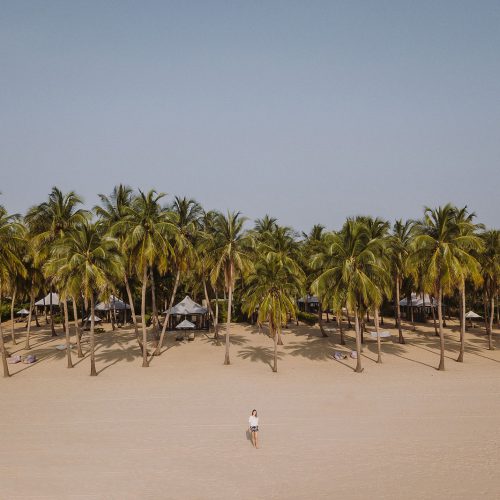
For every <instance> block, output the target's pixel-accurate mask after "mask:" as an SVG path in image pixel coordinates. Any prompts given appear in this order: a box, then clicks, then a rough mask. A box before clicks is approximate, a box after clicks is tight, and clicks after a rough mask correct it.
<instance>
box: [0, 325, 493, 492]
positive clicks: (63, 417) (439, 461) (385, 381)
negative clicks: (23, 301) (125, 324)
mask: <svg viewBox="0 0 500 500" xmlns="http://www.w3.org/2000/svg"><path fill="white" fill-rule="evenodd" d="M387 323H388V322H387V321H386V327H387V326H389V327H390V328H389V330H390V331H391V333H392V334H393V337H392V339H389V340H385V341H384V342H383V351H384V358H383V361H384V362H383V364H381V365H377V364H376V363H375V362H374V361H375V359H376V343H375V342H374V341H373V340H367V343H366V344H365V347H364V355H363V363H364V368H365V370H364V372H363V373H362V374H356V373H354V372H353V367H354V364H355V362H354V360H352V359H347V360H345V361H334V360H333V359H332V358H331V354H332V353H333V352H334V350H335V349H339V350H340V346H337V344H336V342H338V335H337V334H336V332H334V325H333V323H328V324H326V325H325V326H326V327H327V328H329V329H331V331H330V332H329V335H330V337H329V338H327V339H324V338H321V336H320V334H319V330H318V328H317V327H306V326H302V325H301V326H298V327H297V326H292V327H291V328H290V329H288V330H286V331H285V334H284V343H285V345H284V346H282V347H280V361H279V364H278V369H279V372H278V373H277V374H274V373H272V371H271V368H270V363H271V362H272V341H271V339H269V338H268V337H267V335H266V334H265V332H262V333H259V331H258V329H257V328H256V327H253V326H250V325H234V327H233V333H232V335H231V338H232V345H231V361H232V364H231V366H223V364H222V362H223V354H224V347H223V345H221V346H216V345H215V344H214V342H213V340H212V339H211V338H209V336H208V335H207V334H205V333H201V332H198V333H197V335H196V339H195V341H194V342H183V343H179V342H175V340H174V338H173V337H174V336H173V335H171V334H170V335H169V336H168V339H167V346H166V347H167V349H166V351H165V352H164V353H163V354H162V356H161V357H159V358H155V359H153V361H152V363H151V366H150V368H148V369H144V368H141V366H140V364H141V360H140V352H139V349H138V347H137V346H136V344H135V342H134V341H133V331H132V330H131V329H122V330H118V331H116V332H109V331H106V332H105V333H101V334H99V335H97V338H98V346H97V348H98V350H97V354H96V356H97V368H98V371H99V376H98V377H90V376H89V360H88V359H87V358H85V359H83V360H78V359H77V358H76V353H75V355H74V358H73V360H74V361H75V362H77V364H76V366H75V368H74V369H67V368H66V360H65V353H64V352H61V351H58V350H57V349H55V346H56V345H57V344H60V343H62V342H63V336H62V333H61V328H60V326H59V327H58V333H59V337H58V338H55V339H52V338H51V337H50V330H48V329H47V328H46V327H45V326H44V325H43V324H42V328H40V329H36V328H35V332H34V334H33V338H32V345H33V349H32V352H33V353H34V354H36V355H37V357H38V358H39V361H38V362H37V363H36V364H34V365H32V366H28V365H23V364H17V365H14V366H13V365H10V369H11V373H12V375H13V376H12V377H11V378H10V379H1V380H0V394H1V396H0V397H1V407H2V411H1V414H2V418H1V427H2V434H1V435H2V438H1V445H0V459H1V463H0V485H1V487H0V498H1V499H16V498H50V499H66V498H78V499H84V498H85V499H87V498H88V499H124V498H152V499H156V498H157V499H208V498H210V499H212V498H213V499H226V498H227V499H234V498H242V499H247V498H248V499H250V498H253V499H255V498H264V499H306V498H349V499H365V498H384V499H385V498H387V499H404V498H411V499H431V498H436V499H437V498H440V499H442V498H454V499H462V498H463V499H471V498H484V499H495V498H498V495H499V492H500V478H499V476H498V471H499V465H500V451H499V445H500V430H499V428H498V415H499V414H500V397H499V396H500V377H499V375H500V350H496V351H488V350H486V349H485V346H486V339H485V335H484V333H483V332H484V330H482V329H477V330H475V331H474V332H469V333H468V334H467V342H466V349H467V350H466V357H465V363H463V364H459V363H456V362H455V361H454V358H455V357H456V355H457V352H458V346H459V344H458V325H457V324H455V323H454V322H450V323H449V328H447V329H446V346H447V351H446V355H447V358H446V362H447V366H446V371H445V372H438V371H436V370H435V366H436V365H437V362H438V358H439V347H438V341H437V340H438V339H437V338H436V337H434V332H433V329H432V325H431V324H429V325H426V326H423V325H417V330H416V331H415V332H411V331H408V328H410V327H409V325H405V326H406V328H407V330H406V331H405V336H406V338H407V340H408V343H407V344H406V345H399V344H397V343H396V342H397V331H395V330H394V329H393V328H392V327H393V321H390V325H388V324H387ZM450 326H451V328H450ZM3 328H4V332H5V333H6V335H5V338H6V340H7V332H9V326H8V324H4V325H3ZM17 328H18V329H19V330H18V331H19V334H18V335H19V339H20V340H19V343H18V345H17V346H13V345H12V343H11V342H10V341H8V342H7V344H6V345H7V348H8V349H9V351H10V352H11V353H14V352H16V351H17V353H20V354H23V353H24V351H22V350H20V348H21V346H22V345H24V341H23V337H24V329H23V327H22V326H21V325H20V324H18V326H17ZM353 346H354V340H353V331H352V330H350V331H349V337H348V345H347V346H346V349H345V350H348V349H349V348H352V347H353ZM18 350H19V351H18ZM253 408H257V409H258V410H259V417H260V428H261V432H260V438H261V444H262V447H261V449H259V450H255V449H253V447H252V445H251V442H250V441H249V440H248V436H247V433H246V430H247V422H248V415H249V413H250V411H251V410H252V409H253Z"/></svg>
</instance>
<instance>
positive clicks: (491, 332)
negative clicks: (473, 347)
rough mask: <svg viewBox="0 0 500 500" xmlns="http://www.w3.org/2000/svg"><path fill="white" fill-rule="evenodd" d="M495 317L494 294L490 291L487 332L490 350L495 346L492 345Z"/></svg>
mask: <svg viewBox="0 0 500 500" xmlns="http://www.w3.org/2000/svg"><path fill="white" fill-rule="evenodd" d="M494 317H495V294H494V293H493V292H492V293H491V297H490V327H489V332H488V349H489V350H490V351H494V350H495V346H494V345H493V339H492V336H493V318H494Z"/></svg>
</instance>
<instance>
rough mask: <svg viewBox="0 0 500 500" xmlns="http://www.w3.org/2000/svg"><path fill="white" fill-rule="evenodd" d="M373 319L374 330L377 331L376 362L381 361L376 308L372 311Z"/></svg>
mask: <svg viewBox="0 0 500 500" xmlns="http://www.w3.org/2000/svg"><path fill="white" fill-rule="evenodd" d="M373 321H374V323H375V331H376V332H377V363H382V348H381V345H380V332H379V331H378V308H375V309H374V311H373Z"/></svg>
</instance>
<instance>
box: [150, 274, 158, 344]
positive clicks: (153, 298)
mask: <svg viewBox="0 0 500 500" xmlns="http://www.w3.org/2000/svg"><path fill="white" fill-rule="evenodd" d="M150 276H151V304H152V306H153V321H152V323H153V332H154V338H155V340H156V341H158V340H159V339H160V337H159V330H158V324H159V323H160V320H159V319H158V308H157V307H156V287H155V278H154V275H153V269H151V272H150Z"/></svg>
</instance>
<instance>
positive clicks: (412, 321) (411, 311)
mask: <svg viewBox="0 0 500 500" xmlns="http://www.w3.org/2000/svg"><path fill="white" fill-rule="evenodd" d="M410 300H411V299H410ZM410 318H411V329H412V330H413V331H415V318H414V317H413V304H411V306H410Z"/></svg>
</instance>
